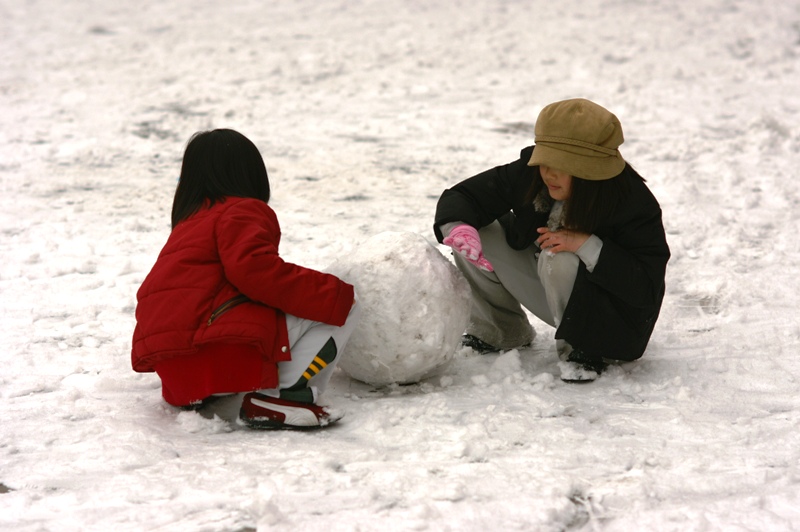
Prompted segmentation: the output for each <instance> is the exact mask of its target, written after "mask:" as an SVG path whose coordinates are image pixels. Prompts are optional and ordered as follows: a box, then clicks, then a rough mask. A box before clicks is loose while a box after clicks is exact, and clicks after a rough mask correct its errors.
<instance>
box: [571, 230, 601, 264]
mask: <svg viewBox="0 0 800 532" xmlns="http://www.w3.org/2000/svg"><path fill="white" fill-rule="evenodd" d="M601 249H603V241H602V240H600V237H599V236H597V235H589V239H588V240H587V241H586V242H584V243H583V245H582V246H581V247H579V248H578V251H576V252H575V254H576V255H577V256H578V258H580V259H581V260H582V261H583V263H584V264H585V265H586V269H587V270H589V272H590V273H591V272H593V271H594V267H595V266H597V261H598V259H600V250H601Z"/></svg>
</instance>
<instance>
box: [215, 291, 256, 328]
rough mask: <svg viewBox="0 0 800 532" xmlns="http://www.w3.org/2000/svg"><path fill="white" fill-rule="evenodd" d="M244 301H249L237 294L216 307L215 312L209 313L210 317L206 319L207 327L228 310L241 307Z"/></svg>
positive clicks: (244, 296) (242, 295)
mask: <svg viewBox="0 0 800 532" xmlns="http://www.w3.org/2000/svg"><path fill="white" fill-rule="evenodd" d="M245 301H250V299H249V298H248V297H247V296H246V295H244V294H239V295H238V296H236V297H232V298H230V299H229V300H227V301H226V302H225V303H223V304H222V305H220V306H218V307H217V308H216V310H214V312H212V313H211V317H210V318H208V323H207V325H211V324H212V323H213V322H214V320H216V319H217V318H219V317H220V316H222V315H223V314H225V313H226V312H228V311H229V310H230V309H232V308H233V307H235V306H236V305H241V304H242V303H244V302H245Z"/></svg>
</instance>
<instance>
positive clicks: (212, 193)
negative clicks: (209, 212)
mask: <svg viewBox="0 0 800 532" xmlns="http://www.w3.org/2000/svg"><path fill="white" fill-rule="evenodd" d="M226 196H235V197H240V198H255V199H259V200H262V201H264V202H265V203H267V202H269V177H268V176H267V168H266V166H264V159H263V158H262V157H261V154H260V153H259V151H258V148H256V146H255V144H253V143H252V142H251V141H250V140H249V139H248V138H247V137H245V136H244V135H242V134H241V133H238V132H236V131H233V130H232V129H215V130H213V131H201V132H198V133H195V134H194V135H192V138H191V139H189V143H188V144H187V145H186V151H185V152H184V153H183V164H182V165H181V177H180V181H178V187H177V188H176V189H175V198H174V199H173V201H172V228H173V229H175V226H176V225H178V224H179V223H181V222H182V221H183V220H185V219H186V218H188V217H189V216H191V215H193V214H194V213H196V212H197V211H198V210H200V208H201V207H203V206H204V205H206V204H208V205H207V206H211V205H214V204H215V203H216V202H218V201H224V199H225V197H226Z"/></svg>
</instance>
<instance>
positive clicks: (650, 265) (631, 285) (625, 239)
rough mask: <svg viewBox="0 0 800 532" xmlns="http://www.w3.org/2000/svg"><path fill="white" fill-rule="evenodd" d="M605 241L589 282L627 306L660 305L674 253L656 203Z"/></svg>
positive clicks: (640, 211)
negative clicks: (669, 263)
mask: <svg viewBox="0 0 800 532" xmlns="http://www.w3.org/2000/svg"><path fill="white" fill-rule="evenodd" d="M602 239H603V248H602V250H601V251H600V257H599V258H598V261H597V265H596V266H595V268H594V270H593V272H592V273H589V274H588V280H589V281H590V282H591V283H594V284H596V285H598V286H599V287H601V288H603V289H604V290H605V291H607V292H608V293H610V294H612V295H613V296H615V297H616V298H618V299H619V300H621V301H622V302H624V303H625V304H627V305H630V306H633V307H637V308H647V307H652V306H654V305H658V304H660V302H661V298H662V297H663V293H664V277H665V274H666V265H667V261H668V260H669V256H670V253H669V247H668V246H667V242H666V237H665V234H664V226H663V223H662V221H661V209H660V207H659V206H658V204H656V203H655V201H653V202H652V203H651V204H650V205H649V206H648V208H647V209H646V210H645V209H643V210H639V211H638V212H637V213H636V214H635V215H634V216H633V217H632V218H630V219H627V220H625V221H624V223H620V224H618V229H617V230H616V231H615V232H614V234H612V235H609V236H607V237H602Z"/></svg>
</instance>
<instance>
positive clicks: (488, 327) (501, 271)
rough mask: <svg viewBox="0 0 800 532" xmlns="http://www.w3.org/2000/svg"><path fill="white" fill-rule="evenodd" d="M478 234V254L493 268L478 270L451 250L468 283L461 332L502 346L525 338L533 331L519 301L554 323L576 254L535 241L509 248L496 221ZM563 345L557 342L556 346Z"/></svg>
mask: <svg viewBox="0 0 800 532" xmlns="http://www.w3.org/2000/svg"><path fill="white" fill-rule="evenodd" d="M480 237H481V244H482V246H483V254H484V255H485V256H486V259H487V260H488V261H489V262H491V263H492V266H493V267H494V272H487V271H484V270H481V269H480V268H478V267H476V266H475V265H473V264H472V263H470V262H469V261H467V260H466V259H464V258H463V257H462V256H461V255H459V254H458V253H455V254H454V257H455V262H456V266H458V269H459V270H461V272H462V273H463V274H464V276H465V277H466V278H467V281H469V284H470V287H471V288H472V298H473V304H472V314H471V316H470V323H469V325H468V327H467V331H466V332H467V333H468V334H471V335H473V336H476V337H477V338H480V339H481V340H483V341H484V342H486V343H488V344H491V345H493V346H495V347H498V348H502V349H511V348H515V347H520V346H523V345H526V344H529V343H531V342H532V341H533V337H534V335H535V332H534V330H533V327H531V324H530V322H529V321H528V317H527V315H526V314H525V311H524V310H523V309H522V307H525V308H526V309H528V310H529V311H530V312H531V313H532V314H533V315H535V316H536V317H538V318H539V319H540V320H542V321H543V322H545V323H547V324H549V325H551V326H553V327H558V325H559V324H560V323H561V317H562V316H563V315H564V309H565V308H566V307H567V303H568V302H569V296H570V294H571V293H572V287H573V285H574V284H575V276H576V275H577V273H578V264H579V262H580V259H579V258H578V256H577V255H575V254H574V253H569V252H561V253H556V254H551V253H547V252H541V253H539V249H538V248H537V247H536V246H531V247H529V248H528V249H526V250H523V251H517V250H514V249H512V248H511V247H509V245H508V243H507V242H506V235H505V232H504V231H503V227H502V226H501V225H500V223H499V222H494V223H493V224H491V225H488V226H486V227H484V228H483V229H481V230H480ZM537 255H538V258H537ZM559 344H562V342H559ZM563 349H564V346H563V345H559V351H562V350H563Z"/></svg>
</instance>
